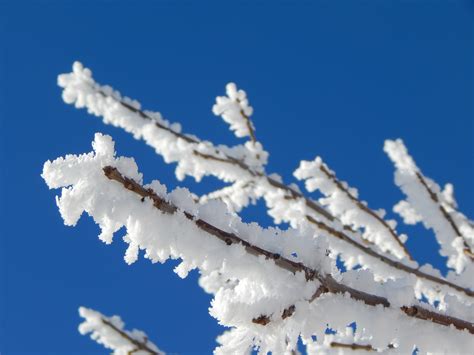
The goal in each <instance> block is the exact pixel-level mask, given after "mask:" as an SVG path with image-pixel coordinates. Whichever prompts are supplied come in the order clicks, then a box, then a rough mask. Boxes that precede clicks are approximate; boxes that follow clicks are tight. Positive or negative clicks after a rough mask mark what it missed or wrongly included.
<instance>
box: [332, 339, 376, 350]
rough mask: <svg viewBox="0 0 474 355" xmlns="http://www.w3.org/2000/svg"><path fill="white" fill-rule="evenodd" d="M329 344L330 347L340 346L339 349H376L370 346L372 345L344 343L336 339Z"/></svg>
mask: <svg viewBox="0 0 474 355" xmlns="http://www.w3.org/2000/svg"><path fill="white" fill-rule="evenodd" d="M330 346H331V347H332V348H341V349H349V350H366V351H377V350H376V349H374V348H373V347H372V345H369V344H367V345H362V344H356V343H352V344H345V343H339V342H337V341H333V342H331V344H330Z"/></svg>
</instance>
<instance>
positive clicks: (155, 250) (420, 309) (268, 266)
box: [43, 134, 474, 352]
mask: <svg viewBox="0 0 474 355" xmlns="http://www.w3.org/2000/svg"><path fill="white" fill-rule="evenodd" d="M93 147H94V152H91V153H89V154H84V155H81V156H73V155H68V156H66V157H65V158H59V159H57V160H55V161H54V162H47V163H45V166H44V171H43V177H44V179H45V180H46V182H47V184H48V186H49V187H50V188H60V187H62V195H61V197H60V198H58V200H57V203H58V207H59V209H60V212H61V215H62V216H63V218H64V221H65V223H66V224H68V225H75V224H76V223H77V221H78V219H79V217H80V216H81V214H82V212H83V211H85V212H87V213H88V214H89V215H90V216H91V217H93V218H94V220H95V221H96V222H97V223H98V224H99V225H100V227H101V230H102V232H101V234H100V239H101V240H103V241H104V242H106V243H110V242H111V241H112V238H113V233H114V232H116V231H117V230H118V229H120V228H121V227H123V226H124V227H125V228H126V230H127V235H126V236H125V237H124V241H125V242H126V243H128V244H129V247H128V250H127V252H126V255H125V260H126V261H127V262H128V263H131V262H134V261H135V260H136V259H137V257H138V253H139V250H144V251H145V257H146V258H149V259H151V260H152V261H154V262H156V261H161V262H163V261H165V260H166V259H168V258H181V259H182V263H181V264H180V265H179V266H178V267H177V269H176V272H177V273H178V274H179V275H180V276H182V277H184V276H186V275H187V273H188V272H189V271H190V270H192V269H194V268H198V269H199V271H200V273H201V275H202V276H201V285H202V286H203V287H204V288H205V289H206V290H207V291H208V292H211V293H213V294H214V295H215V297H214V300H213V302H212V308H211V314H212V315H213V316H214V317H216V318H217V319H218V320H219V322H220V323H221V324H224V325H227V326H230V327H234V328H238V329H243V330H245V331H246V332H247V333H248V334H249V336H250V334H252V336H251V339H252V342H253V344H255V345H258V346H259V347H261V348H262V349H268V351H272V350H273V351H277V350H278V349H280V348H281V346H282V344H286V345H285V346H286V347H288V346H294V345H295V344H296V339H297V338H298V336H300V335H301V336H302V337H306V338H307V337H308V336H310V335H311V334H319V335H321V334H322V333H321V325H322V324H323V325H324V326H325V325H326V324H330V325H331V326H333V327H334V328H335V329H340V328H341V327H342V326H343V325H344V324H346V325H347V324H348V323H350V322H352V321H353V320H354V319H356V320H357V322H360V324H361V327H366V328H367V329H370V332H375V333H377V330H376V326H380V322H381V321H382V320H383V322H384V324H385V328H386V327H387V326H389V327H390V331H389V332H386V334H385V335H382V334H377V335H378V337H377V342H376V343H373V344H372V346H374V347H376V348H377V349H379V348H385V347H386V346H387V344H394V346H397V348H398V349H408V348H410V347H411V348H412V347H413V344H417V346H420V344H421V346H423V347H424V348H425V349H427V351H428V350H429V351H432V350H434V349H438V348H439V346H440V344H438V343H436V342H435V343H430V342H423V341H420V340H417V341H416V342H415V343H414V342H413V339H411V337H412V335H411V333H410V331H409V330H408V328H410V327H412V326H416V327H418V328H420V329H424V330H425V331H426V332H427V334H429V335H430V338H436V337H443V338H444V339H443V341H444V343H443V344H444V345H443V346H446V345H445V344H449V346H450V347H452V348H453V349H465V348H466V347H469V346H472V345H473V340H474V338H473V337H472V335H469V332H470V333H474V324H473V323H472V319H468V320H461V319H459V318H458V317H459V316H460V315H461V314H463V315H466V310H467V309H468V308H466V307H468V306H467V305H464V306H463V305H462V304H460V303H458V301H456V300H455V299H452V300H450V301H451V303H450V304H453V305H454V307H453V308H448V309H446V310H445V311H443V312H440V311H437V310H435V309H434V308H433V307H428V308H426V306H428V305H426V306H423V305H421V304H420V303H419V302H418V301H417V300H416V298H415V295H414V293H413V290H414V287H415V284H414V283H412V282H413V281H414V280H411V281H409V282H407V281H408V280H405V281H403V282H402V281H401V280H398V281H397V280H387V281H384V282H381V281H380V280H379V281H375V280H374V278H373V276H371V275H370V273H369V272H368V271H364V270H359V271H351V272H348V273H345V274H342V275H341V274H340V273H339V271H338V270H337V268H335V266H334V263H333V261H332V260H331V259H329V258H327V257H326V250H327V249H326V247H327V245H324V244H321V243H315V240H314V239H313V235H312V231H311V230H306V231H305V230H293V229H290V230H287V231H281V230H278V229H275V228H269V229H262V228H260V227H259V226H258V225H256V224H250V225H248V224H245V223H242V222H241V221H240V219H239V218H238V216H237V215H235V214H232V213H229V212H227V211H226V210H225V208H223V206H222V204H221V203H220V202H218V201H211V202H210V203H207V204H205V205H201V204H196V203H195V202H194V200H193V199H192V197H191V195H190V193H189V192H188V191H187V190H185V189H177V190H175V191H173V192H171V193H169V194H168V193H166V188H165V187H164V186H163V185H161V184H159V183H158V182H157V181H154V182H152V183H151V184H149V185H143V184H142V175H141V174H140V173H139V172H138V169H137V166H136V164H135V163H134V161H133V159H130V158H123V157H120V158H115V152H114V145H113V142H112V140H111V138H110V137H107V136H102V135H100V134H97V135H96V137H95V141H94V143H93ZM319 242H321V241H319ZM229 281H230V282H229ZM321 288H323V289H324V290H323V291H324V292H322V291H321ZM362 290H363V291H362ZM315 295H317V297H315ZM344 307H347V309H344ZM430 308H431V309H430ZM331 309H333V311H330V310H331ZM323 310H324V311H323ZM341 310H343V311H344V313H343V314H340V313H339V311H341ZM262 317H266V318H268V321H267V319H266V320H265V322H262V319H263V318H262ZM321 317H323V318H321ZM351 319H352V320H351ZM255 320H260V321H257V322H256V321H255ZM319 322H322V323H319ZM386 322H388V323H386ZM264 323H265V324H266V326H265V327H262V324H264ZM441 325H451V327H443V326H441ZM455 328H457V329H460V330H461V331H459V330H455ZM436 334H438V335H436ZM430 349H431V350H430ZM460 351H461V350H460ZM277 352H278V351H277Z"/></svg>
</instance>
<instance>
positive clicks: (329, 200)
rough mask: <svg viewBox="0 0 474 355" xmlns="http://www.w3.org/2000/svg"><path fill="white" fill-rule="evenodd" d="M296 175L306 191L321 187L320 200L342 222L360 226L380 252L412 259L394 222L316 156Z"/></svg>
mask: <svg viewBox="0 0 474 355" xmlns="http://www.w3.org/2000/svg"><path fill="white" fill-rule="evenodd" d="M294 175H295V177H296V178H298V179H300V180H305V186H306V189H307V190H308V191H309V192H313V191H315V190H317V189H318V190H320V191H321V192H322V193H323V194H324V195H325V198H321V199H320V200H319V202H320V203H321V204H322V205H323V206H328V208H329V211H330V212H331V213H332V214H333V215H335V216H337V217H338V218H339V219H340V220H341V221H342V223H344V224H345V225H350V226H352V227H353V228H355V229H359V228H362V229H363V231H362V236H363V237H364V238H365V240H368V241H369V242H371V243H374V244H376V245H377V246H379V247H380V248H381V249H382V251H383V252H389V253H390V254H393V255H395V256H396V257H397V258H398V259H403V257H404V256H408V257H409V258H410V259H413V258H412V256H411V255H410V253H409V251H408V249H407V248H406V247H405V245H404V242H405V241H406V239H407V237H406V236H405V235H401V236H399V235H398V234H397V233H396V232H395V230H394V228H395V226H396V222H395V221H393V220H389V221H385V220H384V219H383V215H384V214H385V211H383V210H381V211H377V212H375V211H373V210H371V209H370V208H369V207H368V206H367V203H365V202H364V201H360V200H359V199H358V192H357V189H355V188H353V187H350V186H348V185H347V183H346V182H344V181H339V180H338V179H337V177H336V174H335V173H334V172H333V171H331V170H330V169H329V167H328V166H327V165H326V164H325V163H324V162H323V161H322V159H321V158H320V157H317V158H316V159H315V160H314V161H304V160H303V161H302V162H301V163H300V166H299V168H298V169H297V170H296V171H295V172H294Z"/></svg>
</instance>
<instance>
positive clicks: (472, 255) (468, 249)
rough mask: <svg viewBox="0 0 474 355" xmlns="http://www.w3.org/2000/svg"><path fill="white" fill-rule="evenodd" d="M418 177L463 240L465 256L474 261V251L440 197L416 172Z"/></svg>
mask: <svg viewBox="0 0 474 355" xmlns="http://www.w3.org/2000/svg"><path fill="white" fill-rule="evenodd" d="M416 177H417V178H418V181H420V183H421V185H423V187H424V188H425V189H426V192H427V193H428V195H429V196H430V198H431V200H433V202H434V203H436V204H437V205H438V208H439V210H440V211H441V214H442V215H443V217H444V218H445V219H446V221H447V222H448V224H449V225H450V226H451V228H452V229H453V231H454V233H455V234H456V235H457V236H458V237H460V238H462V240H463V244H464V254H466V255H467V256H468V257H470V258H471V259H473V260H474V253H473V250H471V247H470V246H469V245H468V244H467V242H466V239H465V237H464V236H463V235H462V234H461V232H460V231H459V228H458V226H457V225H456V223H455V222H454V220H453V219H452V217H451V215H450V214H449V213H448V211H446V209H445V208H444V206H443V205H442V204H441V202H440V201H439V199H438V196H437V195H436V193H435V192H434V191H433V190H431V189H430V187H429V186H428V184H427V182H426V180H425V179H424V178H423V175H421V174H420V172H419V171H417V172H416Z"/></svg>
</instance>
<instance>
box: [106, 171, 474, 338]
mask: <svg viewBox="0 0 474 355" xmlns="http://www.w3.org/2000/svg"><path fill="white" fill-rule="evenodd" d="M103 171H104V174H105V176H106V177H107V178H109V179H110V180H114V181H116V182H118V183H120V184H121V185H123V186H124V187H125V188H126V189H127V190H130V191H131V192H133V193H135V194H137V195H139V196H140V197H141V201H144V200H145V199H146V198H149V199H150V200H152V201H153V206H154V207H155V208H157V209H158V210H160V211H161V212H162V213H165V214H174V213H176V212H177V211H178V207H176V206H175V205H173V204H172V203H171V202H168V201H166V200H164V199H163V198H161V197H160V196H158V195H157V194H156V193H155V192H154V191H153V190H152V189H146V188H144V187H143V186H142V185H140V184H139V183H137V182H136V181H134V180H133V179H130V178H128V177H126V176H123V175H122V174H121V173H120V172H119V171H118V170H117V168H115V167H112V166H106V167H104V168H103ZM182 213H183V215H184V216H185V217H186V218H187V219H188V220H190V221H191V222H192V223H194V224H195V225H196V226H197V227H198V228H200V229H201V230H203V231H204V232H206V233H207V234H209V235H212V236H214V237H216V238H218V239H220V240H221V241H223V242H224V243H225V244H226V245H228V246H230V245H232V244H237V245H242V246H243V247H244V249H245V251H247V252H248V253H249V254H252V255H255V256H263V257H265V258H266V259H270V260H273V261H274V263H275V265H276V266H278V267H280V268H282V269H284V270H287V271H289V272H291V273H293V274H296V273H297V272H302V273H304V275H305V278H306V280H307V281H314V280H317V281H319V282H320V283H321V285H323V286H324V287H325V289H327V292H330V293H334V294H348V295H349V296H350V297H351V298H352V299H354V300H358V301H362V302H364V303H365V304H367V305H369V306H379V305H381V306H383V307H387V308H388V307H390V302H389V301H388V300H387V299H386V298H385V297H380V296H377V295H372V294H369V293H366V292H363V291H360V290H357V289H354V288H352V287H349V286H347V285H344V284H341V283H339V282H337V281H336V280H335V279H334V278H333V277H332V276H331V275H328V274H323V273H321V272H320V271H318V270H316V269H312V268H310V267H308V266H306V265H304V264H303V263H301V262H295V261H292V260H290V259H287V258H285V257H283V256H281V255H280V254H275V253H272V252H270V251H268V250H265V249H263V248H261V247H259V246H256V245H253V244H251V243H249V242H248V241H246V240H244V239H242V238H240V237H239V236H237V235H236V234H234V233H229V232H226V231H223V230H222V229H220V228H218V227H216V226H214V225H212V224H210V223H208V222H206V221H205V220H202V219H200V218H197V217H195V216H194V215H192V214H191V213H189V212H186V211H182ZM318 292H319V293H320V292H321V291H320V289H318V291H316V293H318ZM292 307H294V305H292V306H290V307H288V308H287V309H290V308H292ZM400 309H401V310H402V311H403V312H404V313H405V314H406V315H408V316H410V317H415V318H418V319H422V320H427V321H431V322H434V323H437V324H442V325H445V326H450V325H453V326H454V327H455V328H457V329H459V330H464V329H466V330H468V331H469V332H470V333H472V334H474V324H473V323H471V322H468V321H465V320H462V319H458V318H455V317H451V316H447V315H444V314H440V313H436V312H432V311H429V310H427V309H424V308H422V307H420V306H403V307H400ZM293 312H294V309H292V310H291V311H288V312H287V315H286V317H288V316H291V315H292V314H293ZM284 314H285V312H283V314H282V317H283V315H284ZM260 318H261V319H262V320H266V319H268V321H270V317H268V316H264V315H263V316H261V317H260ZM259 324H262V323H259ZM265 324H266V323H265Z"/></svg>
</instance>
